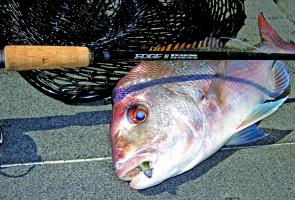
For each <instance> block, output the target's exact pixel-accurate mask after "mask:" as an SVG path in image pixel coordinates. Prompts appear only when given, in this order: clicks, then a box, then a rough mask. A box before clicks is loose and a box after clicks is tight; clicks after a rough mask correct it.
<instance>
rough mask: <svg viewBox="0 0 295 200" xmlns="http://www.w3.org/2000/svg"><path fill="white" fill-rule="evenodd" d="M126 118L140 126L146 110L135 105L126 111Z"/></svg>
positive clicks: (141, 106)
mask: <svg viewBox="0 0 295 200" xmlns="http://www.w3.org/2000/svg"><path fill="white" fill-rule="evenodd" d="M127 116H128V119H129V121H130V122H131V123H134V124H141V123H143V122H144V121H145V120H146V118H147V116H148V110H147V108H146V107H145V106H143V105H135V106H132V107H131V108H129V109H128V112H127Z"/></svg>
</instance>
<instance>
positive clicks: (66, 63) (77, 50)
mask: <svg viewBox="0 0 295 200" xmlns="http://www.w3.org/2000/svg"><path fill="white" fill-rule="evenodd" d="M4 60H5V68H6V69H7V70H10V71H25V70H32V69H59V68H77V67H87V66H88V65H89V64H90V60H91V52H90V50H89V49H88V48H87V47H74V46H5V48H4Z"/></svg>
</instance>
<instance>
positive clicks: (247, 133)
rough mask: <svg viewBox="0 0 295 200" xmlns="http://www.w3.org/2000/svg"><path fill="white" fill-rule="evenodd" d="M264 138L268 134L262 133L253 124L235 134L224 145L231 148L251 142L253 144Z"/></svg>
mask: <svg viewBox="0 0 295 200" xmlns="http://www.w3.org/2000/svg"><path fill="white" fill-rule="evenodd" d="M266 136H268V134H266V133H264V132H263V131H262V130H260V129H259V128H258V127H257V126H256V125H255V124H253V125H251V126H248V127H247V128H245V129H243V130H241V131H239V132H237V133H235V134H234V135H233V136H232V137H231V138H230V139H229V141H228V142H227V143H226V144H225V145H227V146H231V145H242V144H248V143H251V142H255V141H256V140H258V139H262V138H264V137H266Z"/></svg>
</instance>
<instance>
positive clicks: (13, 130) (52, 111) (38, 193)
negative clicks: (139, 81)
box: [0, 0, 295, 200]
mask: <svg viewBox="0 0 295 200" xmlns="http://www.w3.org/2000/svg"><path fill="white" fill-rule="evenodd" d="M278 3H279V6H277V5H276V4H274V3H273V1H271V0H260V1H254V0H253V1H252V0H251V1H250V0H246V1H245V8H246V14H247V19H246V22H245V26H244V27H243V28H242V30H241V31H240V33H239V35H238V38H241V39H243V40H244V41H247V42H248V43H250V44H257V43H258V42H259V34H258V29H257V20H256V18H257V14H258V13H260V12H263V13H264V15H265V17H266V18H267V19H268V20H269V22H270V23H271V25H272V26H273V27H274V28H275V29H276V30H277V31H278V32H279V33H280V35H281V36H282V37H283V38H284V39H286V40H293V41H295V25H294V21H295V17H294V15H292V14H293V13H294V11H295V4H294V2H293V0H284V1H283V0H282V1H280V0H278ZM233 45H235V44H233ZM288 64H289V71H290V74H291V76H292V80H293V82H292V88H295V82H294V79H295V61H292V62H289V63H288ZM0 87H1V93H0V108H1V112H0V126H1V127H2V130H3V133H4V144H3V145H2V146H0V165H1V168H0V199H202V200H205V199H226V200H242V199H243V200H244V199H249V200H250V199H295V168H294V166H295V131H294V130H295V91H294V90H292V91H291V95H290V98H289V100H288V101H287V103H285V104H284V105H283V106H282V107H281V108H280V109H279V110H278V111H277V112H276V113H275V114H273V115H271V116H270V117H268V118H266V119H265V120H263V121H262V122H261V123H260V126H261V127H262V128H263V129H264V130H265V131H266V132H268V133H270V136H269V138H267V139H266V140H264V141H262V142H259V143H257V144H255V145H254V146H249V147H242V148H231V149H227V148H223V149H222V150H220V151H219V152H217V153H216V154H215V155H213V156H212V157H211V158H209V159H208V160H206V161H204V162H203V163H201V164H200V165H199V166H197V167H195V168H194V169H192V170H191V171H189V172H187V173H184V174H182V175H180V176H177V177H175V178H172V179H169V180H167V181H165V182H164V183H162V184H160V185H158V186H155V187H153V188H150V189H146V190H142V191H134V190H131V189H130V188H129V187H128V184H127V183H126V182H121V181H120V180H119V179H118V178H117V177H116V175H115V173H114V170H113V167H112V163H111V159H110V156H111V148H110V142H109V137H108V127H109V121H110V116H111V106H110V105H107V106H100V105H99V104H98V103H94V104H88V105H87V104H85V105H80V106H69V105H65V104H63V103H61V102H59V101H56V100H53V99H51V98H49V97H47V96H45V95H43V94H41V93H40V92H38V91H37V90H35V89H34V88H33V87H31V86H30V85H29V84H28V83H27V82H26V81H25V80H24V79H22V78H21V77H20V75H19V74H18V73H14V72H6V71H4V70H1V71H0ZM20 163H26V164H27V165H26V166H24V165H19V164H20ZM5 166H6V167H5ZM8 166H10V167H8ZM4 167H5V168H4Z"/></svg>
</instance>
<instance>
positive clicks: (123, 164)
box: [114, 153, 157, 181]
mask: <svg viewBox="0 0 295 200" xmlns="http://www.w3.org/2000/svg"><path fill="white" fill-rule="evenodd" d="M156 158H157V156H156V154H154V153H142V154H138V155H135V156H132V157H129V158H123V159H120V160H117V161H115V163H114V166H115V171H116V174H117V175H118V177H119V179H121V180H123V181H132V179H134V178H135V177H136V176H138V175H141V174H142V175H143V171H141V170H140V168H139V165H140V164H142V163H143V162H149V164H150V166H151V167H153V163H154V162H155V161H156Z"/></svg>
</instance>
